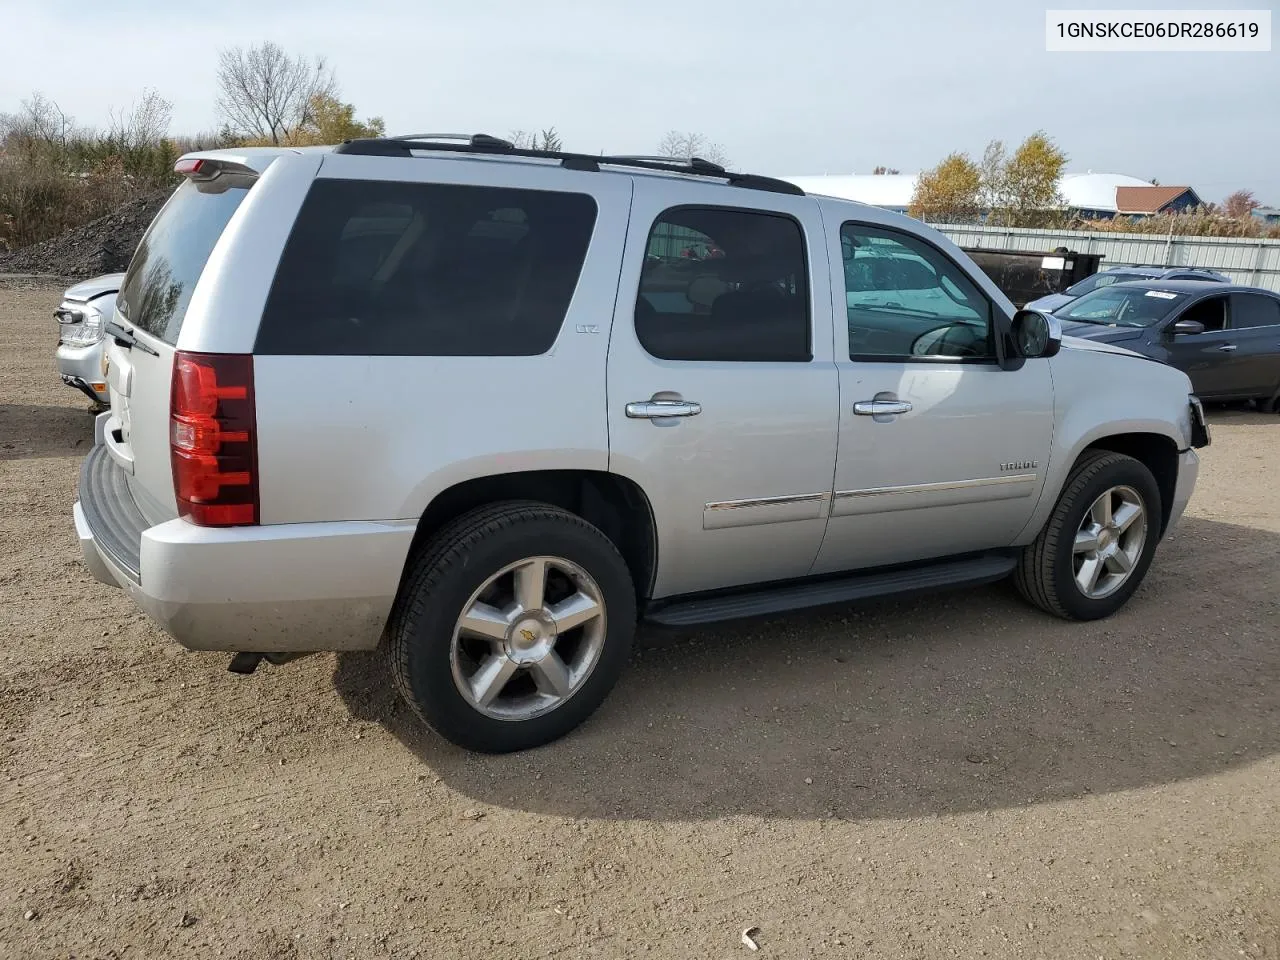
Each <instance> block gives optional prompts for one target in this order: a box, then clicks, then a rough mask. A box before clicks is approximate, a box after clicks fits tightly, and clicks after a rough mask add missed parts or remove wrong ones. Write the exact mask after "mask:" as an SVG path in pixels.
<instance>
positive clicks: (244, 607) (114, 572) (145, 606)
mask: <svg viewBox="0 0 1280 960" xmlns="http://www.w3.org/2000/svg"><path fill="white" fill-rule="evenodd" d="M123 477H124V473H123V471H121V470H120V468H119V467H117V466H116V465H115V463H114V462H113V461H112V460H111V459H110V458H109V457H108V456H107V453H106V450H105V448H103V447H101V446H98V447H94V449H93V451H92V452H91V453H90V454H89V457H88V458H86V461H85V466H84V468H83V469H82V472H81V487H80V500H79V501H78V502H77V503H76V505H75V508H74V511H73V513H74V517H75V525H76V533H77V535H78V537H79V539H80V549H81V552H82V553H83V554H84V559H85V564H86V565H87V566H88V568H89V570H90V571H91V572H92V573H93V575H94V577H95V578H97V579H98V580H101V581H102V582H103V583H106V584H110V585H111V586H119V587H122V588H123V589H124V590H125V591H126V592H127V593H128V594H129V596H130V597H131V598H132V599H133V601H134V603H136V604H137V605H138V607H140V608H141V609H142V610H143V611H145V612H146V613H147V614H148V615H149V616H150V617H151V618H152V619H154V620H155V621H156V622H157V623H159V624H160V626H161V627H163V628H164V629H165V631H166V632H167V633H169V634H170V635H171V636H172V637H173V638H174V639H175V640H177V641H178V643H180V644H182V646H184V647H186V648H188V649H190V650H236V651H240V650H245V651H253V652H255V653H277V652H311V651H316V650H367V649H372V648H373V647H375V646H377V644H378V640H379V638H380V637H381V635H382V630H383V627H384V626H385V625H386V621H387V616H388V615H389V613H390V611H391V605H392V602H393V601H394V599H395V595H396V591H397V589H398V588H399V584H400V574H401V571H402V570H403V569H404V562H405V558H406V557H407V556H408V553H409V545H410V543H411V542H412V540H413V533H414V528H415V526H416V524H415V523H414V521H412V520H408V521H395V522H390V523H377V522H361V521H351V522H339V523H294V524H279V525H274V526H265V527H225V528H216V527H197V526H195V525H194V524H191V523H188V522H187V521H185V520H181V519H178V520H170V521H168V522H166V523H161V524H157V525H154V526H148V525H147V523H146V521H145V519H143V518H142V514H141V512H140V511H138V508H137V506H136V504H135V503H134V502H133V498H132V496H130V495H129V492H128V486H127V483H126V482H125V481H124V479H123ZM131 537H136V541H130V538H131ZM134 557H136V565H135V562H134V559H133V558H134Z"/></svg>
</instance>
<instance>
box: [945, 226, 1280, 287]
mask: <svg viewBox="0 0 1280 960" xmlns="http://www.w3.org/2000/svg"><path fill="white" fill-rule="evenodd" d="M930 226H932V227H933V228H934V229H936V230H940V231H941V232H942V233H944V234H946V235H947V236H948V237H950V238H951V241H952V242H953V243H955V244H957V245H959V246H962V247H977V248H979V249H986V250H1039V251H1044V252H1046V253H1047V252H1048V251H1050V250H1053V249H1055V248H1056V247H1066V248H1067V249H1069V250H1074V251H1076V252H1078V253H1097V254H1101V256H1102V257H1103V260H1102V269H1105V268H1107V267H1118V266H1132V265H1134V264H1139V263H1143V264H1148V263H1149V264H1164V265H1166V266H1170V267H1206V268H1208V269H1210V270H1217V271H1219V272H1220V273H1225V274H1226V275H1227V276H1229V277H1230V278H1231V279H1232V280H1234V281H1235V282H1236V283H1246V284H1249V285H1250V286H1254V287H1266V288H1267V289H1268V290H1275V291H1277V292H1280V240H1255V239H1247V238H1239V237H1168V236H1165V237H1161V236H1157V235H1154V234H1135V233H1094V232H1092V231H1089V230H1031V229H1025V228H1019V227H988V226H983V225H981V224H952V225H948V224H930Z"/></svg>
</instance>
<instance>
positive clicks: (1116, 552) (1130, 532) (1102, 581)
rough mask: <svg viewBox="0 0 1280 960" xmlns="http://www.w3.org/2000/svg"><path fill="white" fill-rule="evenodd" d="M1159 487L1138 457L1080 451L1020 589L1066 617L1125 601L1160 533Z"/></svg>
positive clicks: (1097, 613)
mask: <svg viewBox="0 0 1280 960" xmlns="http://www.w3.org/2000/svg"><path fill="white" fill-rule="evenodd" d="M1161 516H1162V514H1161V503H1160V487H1159V486H1158V485H1157V484H1156V480H1155V477H1153V476H1152V475H1151V471H1150V470H1148V469H1147V467H1146V466H1145V465H1144V464H1143V463H1141V462H1140V461H1138V460H1135V459H1134V458H1133V457H1128V456H1125V455H1124V454H1119V453H1111V452H1110V451H1106V450H1097V451H1090V452H1089V453H1086V454H1085V455H1084V456H1082V457H1081V458H1080V460H1079V461H1078V462H1077V463H1076V466H1075V468H1074V469H1073V470H1072V472H1071V475H1070V476H1069V477H1068V478H1067V483H1066V486H1065V487H1064V488H1063V491H1062V495H1061V496H1060V497H1059V498H1058V503H1057V505H1056V506H1055V507H1054V509H1053V513H1052V514H1050V516H1049V520H1048V522H1047V523H1046V524H1045V526H1044V529H1043V530H1041V531H1040V535H1039V536H1038V537H1036V539H1035V541H1034V542H1032V543H1031V544H1030V545H1029V546H1027V547H1025V548H1023V551H1022V557H1021V559H1020V560H1019V562H1018V566H1017V568H1016V569H1015V571H1014V582H1015V583H1016V584H1017V587H1018V590H1019V592H1021V594H1022V595H1023V596H1024V597H1025V598H1026V599H1027V600H1029V601H1031V602H1032V603H1034V604H1035V605H1036V606H1038V607H1040V608H1041V609H1042V610H1045V611H1047V612H1049V613H1052V614H1055V615H1056V616H1059V617H1063V618H1065V619H1068V620H1098V619H1101V618H1102V617H1107V616H1110V615H1111V614H1113V613H1115V612H1116V611H1117V610H1119V609H1120V608H1121V607H1122V606H1124V604H1125V601H1127V600H1128V599H1129V597H1130V596H1132V594H1133V592H1134V591H1135V590H1137V589H1138V585H1139V584H1141V583H1142V578H1143V577H1144V576H1146V573H1147V568H1148V567H1149V566H1150V565H1151V558H1152V556H1153V555H1154V554H1155V549H1156V543H1157V542H1158V541H1159V539H1160V524H1161Z"/></svg>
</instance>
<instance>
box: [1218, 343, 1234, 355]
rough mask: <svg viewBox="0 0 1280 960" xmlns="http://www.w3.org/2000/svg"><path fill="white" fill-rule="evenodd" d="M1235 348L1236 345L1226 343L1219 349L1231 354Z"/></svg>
mask: <svg viewBox="0 0 1280 960" xmlns="http://www.w3.org/2000/svg"><path fill="white" fill-rule="evenodd" d="M1235 348H1236V345H1235V344H1234V343H1224V344H1223V345H1222V346H1220V347H1219V348H1218V349H1219V350H1221V351H1222V352H1223V353H1230V352H1231V351H1232V350H1234V349H1235Z"/></svg>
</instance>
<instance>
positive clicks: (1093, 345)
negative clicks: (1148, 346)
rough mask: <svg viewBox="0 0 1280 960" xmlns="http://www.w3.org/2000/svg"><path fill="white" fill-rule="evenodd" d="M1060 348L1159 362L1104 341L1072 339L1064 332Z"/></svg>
mask: <svg viewBox="0 0 1280 960" xmlns="http://www.w3.org/2000/svg"><path fill="white" fill-rule="evenodd" d="M1062 347H1063V349H1064V350H1083V351H1086V352H1088V353H1114V354H1116V355H1117V356H1121V357H1137V358H1138V359H1139V360H1150V361H1151V362H1152V363H1159V362H1160V361H1159V360H1156V359H1154V358H1153V357H1148V356H1147V355H1146V354H1142V353H1138V352H1137V351H1135V350H1126V349H1125V348H1124V347H1117V346H1114V345H1113V344H1110V343H1108V342H1106V341H1105V340H1085V339H1083V338H1081V337H1073V336H1069V335H1067V334H1066V333H1065V332H1064V333H1063V336H1062Z"/></svg>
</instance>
